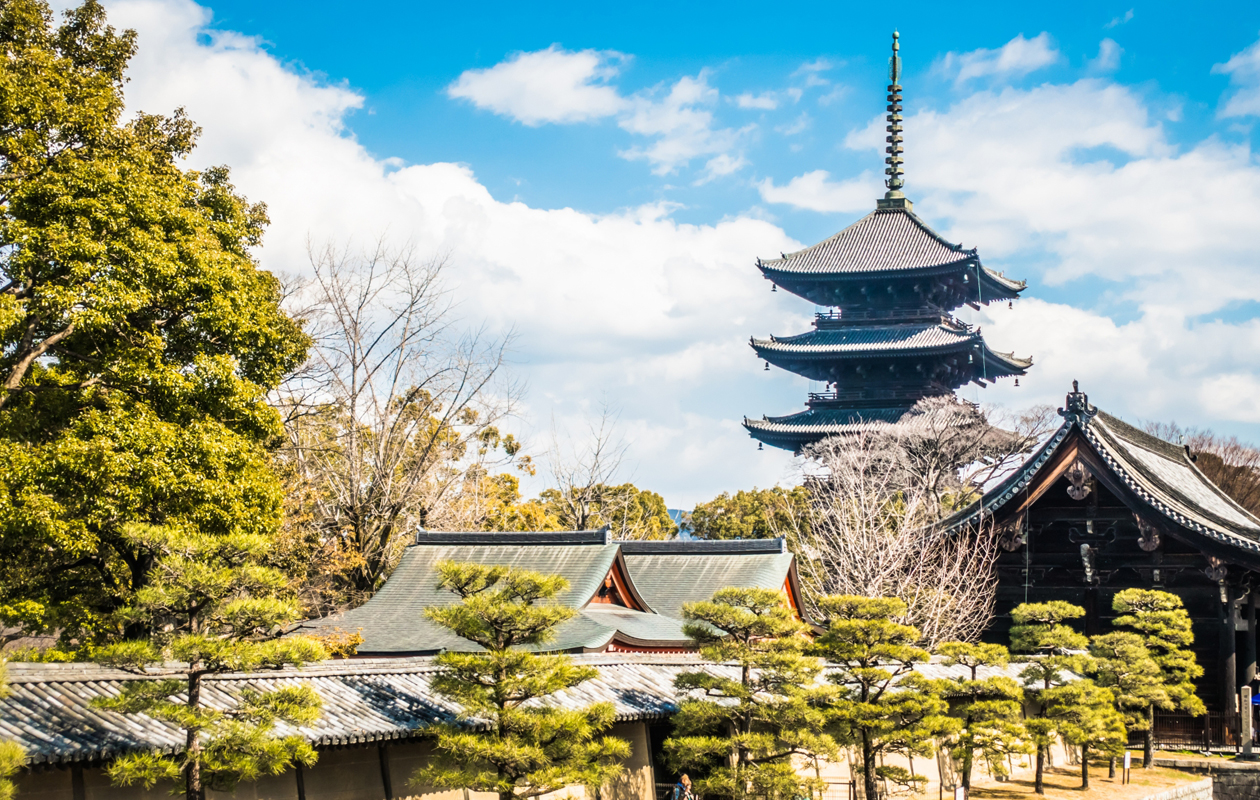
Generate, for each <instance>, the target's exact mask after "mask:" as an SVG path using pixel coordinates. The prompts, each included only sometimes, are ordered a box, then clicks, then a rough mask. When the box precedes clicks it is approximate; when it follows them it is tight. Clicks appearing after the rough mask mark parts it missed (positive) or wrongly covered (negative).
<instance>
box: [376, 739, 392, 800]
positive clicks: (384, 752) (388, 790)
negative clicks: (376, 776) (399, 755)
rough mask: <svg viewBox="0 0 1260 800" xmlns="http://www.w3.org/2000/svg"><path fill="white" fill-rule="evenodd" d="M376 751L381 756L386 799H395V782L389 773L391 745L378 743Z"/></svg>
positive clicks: (382, 779)
mask: <svg viewBox="0 0 1260 800" xmlns="http://www.w3.org/2000/svg"><path fill="white" fill-rule="evenodd" d="M376 752H377V753H378V754H380V757H381V784H382V785H383V786H384V787H385V800H394V782H393V781H392V780H390V775H389V745H385V744H379V745H377V746H376Z"/></svg>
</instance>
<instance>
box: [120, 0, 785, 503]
mask: <svg viewBox="0 0 1260 800" xmlns="http://www.w3.org/2000/svg"><path fill="white" fill-rule="evenodd" d="M109 10H110V19H111V23H112V24H114V25H115V26H118V27H133V28H136V29H137V30H139V32H140V35H141V39H140V41H141V43H142V44H141V47H140V51H139V54H138V55H137V57H136V59H135V61H134V62H133V66H132V69H131V71H130V76H131V82H130V83H129V84H128V85H127V89H126V91H127V99H128V104H129V106H130V107H132V108H143V109H145V110H147V111H153V112H160V111H169V110H171V109H173V108H175V107H177V106H181V105H182V106H185V107H186V108H187V109H188V113H189V115H190V116H191V117H192V118H193V119H194V120H196V121H197V123H198V124H199V125H201V127H202V128H203V131H204V133H203V137H202V140H201V145H200V147H199V148H198V149H197V150H196V151H195V153H194V155H193V160H192V163H191V165H192V166H203V165H207V164H221V163H227V164H230V165H232V167H233V172H232V175H233V181H234V182H235V183H236V185H237V186H238V187H239V188H240V189H241V190H242V191H243V192H244V193H245V194H246V195H247V196H248V197H250V198H251V199H255V200H264V201H266V202H267V204H268V210H269V213H270V215H271V218H272V221H273V222H272V225H271V227H270V228H269V230H268V232H267V235H266V238H265V241H264V246H263V248H262V249H261V250H260V252H259V257H260V259H261V262H262V264H263V266H264V267H265V268H267V269H271V270H273V271H278V272H286V273H302V272H304V271H305V270H306V269H307V266H306V254H305V253H306V243H307V241H308V238H314V239H315V240H316V242H319V241H323V240H325V239H331V240H334V241H345V240H347V239H353V240H355V241H358V242H363V243H367V242H369V241H371V240H372V239H374V238H375V237H377V236H380V235H382V234H386V235H388V236H389V237H390V238H391V239H392V240H394V241H396V242H398V243H400V244H403V243H411V244H412V245H414V246H415V248H416V250H417V252H419V253H421V254H428V253H449V254H451V268H450V270H449V272H448V276H449V279H450V281H451V283H452V289H453V291H454V292H455V295H456V298H457V300H458V302H459V308H460V313H461V314H462V315H463V317H464V318H465V319H466V320H467V321H468V323H469V324H478V323H480V322H481V321H483V320H484V321H485V322H486V324H487V325H489V326H490V328H491V330H492V331H493V330H497V331H506V330H508V329H510V328H514V329H515V330H516V331H518V332H519V334H520V336H519V339H518V341H517V344H516V348H515V352H514V356H513V357H514V359H515V361H516V367H515V369H516V371H517V374H518V376H519V377H521V378H523V379H524V380H525V382H527V384H528V385H529V386H530V390H529V394H528V396H527V397H526V402H525V408H524V409H523V413H522V417H521V419H520V420H519V421H518V425H519V426H520V429H519V430H518V432H520V433H523V434H524V435H525V438H526V441H527V442H529V441H533V442H535V443H536V444H538V445H539V446H542V445H541V442H542V439H543V438H544V437H543V434H542V433H541V431H540V430H539V429H540V428H542V429H545V428H546V426H547V425H548V424H549V423H550V421H551V420H552V419H553V418H554V419H555V421H556V424H557V425H558V426H559V427H560V428H562V429H563V428H566V427H568V428H572V429H573V430H579V431H580V430H584V427H583V424H582V420H583V419H584V418H585V417H586V415H587V414H588V413H591V412H592V411H593V412H594V413H598V406H599V404H600V402H601V399H602V398H603V397H605V396H607V397H611V398H614V399H615V402H616V404H617V405H618V406H619V407H620V409H621V418H622V421H623V423H624V425H625V428H626V438H627V440H628V441H629V442H630V445H631V451H630V454H629V458H628V461H629V462H631V463H632V464H637V469H634V470H633V477H635V479H637V480H640V481H641V482H642V483H644V484H646V485H649V486H651V487H653V488H656V489H658V490H660V491H664V492H666V497H667V500H668V501H669V502H670V503H671V505H675V506H677V507H683V508H686V507H689V506H690V504H692V503H695V502H697V501H699V500H704V499H709V498H711V497H712V496H713V495H715V494H716V493H717V492H718V491H721V490H723V489H726V488H731V487H738V486H751V485H754V484H759V485H762V486H765V485H769V484H773V483H775V482H776V481H778V480H780V479H783V478H785V477H787V476H788V475H789V474H790V469H791V456H790V455H789V454H786V453H781V452H770V451H766V452H761V453H758V452H756V450H755V448H754V444H753V442H752V441H751V440H750V439H749V438H748V436H747V434H746V433H745V432H744V431H743V430H742V429H741V428H740V427H739V421H740V419H741V418H742V415H743V414H746V413H748V414H760V413H762V412H763V411H771V412H785V411H790V410H792V409H794V408H797V407H798V406H799V403H800V398H801V397H802V396H803V392H804V389H803V388H802V386H801V385H798V383H796V382H794V381H793V380H792V379H791V378H787V379H785V377H784V376H783V375H777V376H774V378H775V379H774V380H771V379H770V378H771V375H770V374H768V373H764V372H762V371H761V370H760V368H759V364H758V362H757V361H756V359H755V358H754V357H753V356H752V354H751V352H750V351H749V350H748V346H747V344H746V340H747V337H748V335H749V332H750V330H754V329H761V328H766V329H767V330H769V329H773V330H780V331H782V330H795V329H797V328H800V327H801V326H803V325H805V324H806V322H805V319H804V310H802V309H801V308H800V307H799V306H798V305H797V304H794V303H790V302H784V301H783V295H782V294H771V293H770V292H769V290H768V287H767V286H766V283H765V281H764V280H763V279H762V278H761V276H760V273H758V272H757V270H756V267H755V265H754V262H755V259H756V257H757V256H758V255H766V254H770V253H777V252H780V251H781V250H791V249H795V248H797V247H799V246H800V244H799V243H798V242H796V241H794V240H793V239H792V238H791V237H789V236H787V235H786V234H785V233H784V232H783V231H782V230H781V229H780V228H778V227H777V226H775V225H773V224H771V223H769V222H766V221H763V220H760V219H754V218H749V217H746V216H735V217H732V218H729V219H725V220H723V221H721V222H717V223H714V224H709V225H685V224H681V223H679V222H676V221H675V220H673V219H672V218H671V217H670V210H671V209H670V207H668V206H665V205H660V204H650V205H645V206H640V207H635V208H630V209H627V210H624V211H622V212H618V213H614V214H605V215H599V214H587V213H583V212H580V211H577V210H574V209H569V208H560V209H544V208H534V207H531V206H528V205H526V204H524V203H520V202H501V201H498V200H496V199H495V198H494V197H492V196H491V194H490V192H489V191H487V189H486V188H485V187H484V186H483V185H482V184H481V183H480V182H479V181H478V180H477V177H476V175H475V173H474V172H473V170H472V169H471V168H470V167H468V166H466V165H460V164H449V163H433V164H411V165H407V164H401V163H400V162H398V161H396V160H382V159H378V158H374V157H373V156H372V155H371V154H370V153H368V152H367V151H366V150H365V149H364V148H363V147H362V146H361V145H360V144H359V143H358V142H356V141H355V140H354V138H353V136H352V134H351V132H350V131H349V130H348V129H347V127H346V125H345V121H344V118H345V114H346V113H347V112H348V111H350V110H352V109H354V108H357V107H359V106H361V104H362V102H363V98H362V97H361V96H359V95H358V94H356V93H354V92H352V91H350V90H349V89H347V88H345V87H343V86H339V85H335V84H334V85H330V84H327V83H324V82H320V81H318V80H317V79H315V78H313V77H312V76H310V75H309V74H300V73H297V72H295V71H293V70H292V69H289V68H286V67H285V66H284V65H283V64H282V63H280V62H279V61H278V60H277V59H275V58H274V57H273V56H271V55H270V54H269V53H267V52H266V50H265V49H263V47H262V46H261V44H260V42H259V41H258V40H257V39H254V38H250V37H245V36H239V35H235V34H228V33H215V32H212V31H211V30H209V29H208V28H207V27H206V26H207V24H208V22H209V14H208V12H207V11H206V10H205V9H203V8H200V7H199V6H197V5H195V4H193V3H192V2H189V0H125V1H124V2H118V3H114V4H111V6H110V9H109ZM695 84H696V85H695V86H692V87H690V88H691V89H692V90H694V91H693V93H692V94H690V95H688V97H689V98H691V100H686V99H683V98H679V101H678V105H679V107H680V108H682V109H683V110H685V107H686V105H687V102H692V101H695V100H696V99H697V98H698V99H699V100H703V99H704V92H705V91H706V89H705V88H704V82H703V80H698V81H695ZM674 129H675V126H672V125H671V124H666V122H661V123H660V127H659V130H661V131H663V132H665V133H669V132H670V131H672V130H674ZM693 149H694V150H703V149H704V148H703V147H701V146H699V145H695V146H693ZM736 166H737V165H735V164H733V163H722V162H720V161H719V162H712V161H711V166H710V168H711V169H713V170H714V171H718V172H720V171H722V170H731V169H734V168H736ZM715 386H718V387H722V391H721V392H718V393H715V392H713V387H715ZM715 395H717V396H715ZM592 406H594V408H593V409H592V408H591V407H592Z"/></svg>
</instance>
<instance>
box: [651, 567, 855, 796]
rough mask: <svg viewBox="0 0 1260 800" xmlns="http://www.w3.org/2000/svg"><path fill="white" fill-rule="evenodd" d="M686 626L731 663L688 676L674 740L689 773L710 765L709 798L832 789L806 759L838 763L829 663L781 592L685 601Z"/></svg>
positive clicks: (732, 591)
mask: <svg viewBox="0 0 1260 800" xmlns="http://www.w3.org/2000/svg"><path fill="white" fill-rule="evenodd" d="M683 618H684V619H686V620H687V623H686V625H685V626H684V628H683V629H684V630H685V631H686V632H687V635H688V636H690V637H691V638H692V639H693V640H695V642H696V643H697V644H698V645H699V646H700V652H701V654H702V655H703V656H704V658H705V659H706V660H707V661H710V662H713V663H714V664H723V665H730V666H733V667H735V669H736V670H737V671H738V672H737V675H736V676H735V677H730V676H729V675H726V674H722V673H719V672H715V671H712V670H707V669H703V670H698V671H694V672H684V673H682V674H680V675H679V676H678V677H677V678H676V679H675V681H674V686H675V687H676V688H677V689H678V690H679V692H680V696H681V699H680V702H679V705H678V712H677V714H675V715H674V735H673V736H671V738H669V739H667V740H666V742H665V752H666V755H667V756H668V758H669V760H670V762H671V763H672V764H674V765H676V766H677V767H678V768H679V769H680V770H681V769H685V768H690V769H700V770H702V771H703V772H704V775H705V777H703V778H701V779H700V780H698V781H697V782H696V788H697V790H698V791H699V792H700V793H701V794H704V795H710V796H718V797H729V798H745V797H756V798H766V799H767V800H795V798H799V797H805V796H812V795H813V793H814V792H815V791H822V789H823V788H825V787H823V786H821V785H818V782H817V781H811V780H809V779H808V778H805V777H803V776H802V775H801V774H800V773H798V771H797V770H796V764H797V762H801V761H804V762H810V761H812V762H814V764H815V766H817V763H818V760H819V759H833V758H835V757H836V755H837V754H838V752H839V747H838V746H837V744H836V741H835V740H834V739H833V738H832V736H831V735H830V734H829V733H828V732H827V727H828V723H829V713H828V709H829V706H830V704H831V701H832V699H833V698H834V695H835V687H834V686H828V685H827V684H821V685H820V682H819V676H820V675H821V674H822V667H823V665H822V662H820V661H819V660H818V659H817V658H814V657H812V656H808V655H805V649H806V647H807V646H808V643H809V642H808V639H807V638H806V636H805V635H804V634H805V631H806V626H805V624H804V623H803V622H801V621H800V620H799V619H797V617H796V615H795V614H794V613H793V612H792V611H791V609H789V608H787V607H786V606H785V604H784V602H783V595H782V593H781V592H777V591H774V590H772V589H746V588H738V587H728V588H725V589H719V590H718V591H717V592H715V593H714V595H713V597H712V598H711V599H709V600H706V601H703V602H698V603H687V604H685V605H684V606H683Z"/></svg>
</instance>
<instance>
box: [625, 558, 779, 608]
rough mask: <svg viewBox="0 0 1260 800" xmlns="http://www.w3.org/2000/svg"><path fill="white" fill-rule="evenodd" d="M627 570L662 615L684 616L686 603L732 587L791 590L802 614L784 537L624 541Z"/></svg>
mask: <svg viewBox="0 0 1260 800" xmlns="http://www.w3.org/2000/svg"><path fill="white" fill-rule="evenodd" d="M622 548H623V550H624V552H625V557H626V566H627V567H629V569H630V575H631V577H633V578H634V583H635V585H636V586H638V587H639V591H640V592H641V593H642V594H643V596H644V597H645V598H647V601H648V603H649V604H650V605H651V606H652V608H653V609H655V610H656V611H657V612H658V613H660V614H665V615H668V616H670V617H676V618H679V619H681V618H682V607H683V604H684V603H692V602H696V601H700V600H708V599H709V598H710V597H712V596H713V593H714V592H716V591H717V590H718V589H722V588H725V587H727V586H739V587H744V588H754V587H755V588H762V589H772V590H775V591H779V590H783V589H786V590H787V592H788V599H789V602H790V603H791V605H792V607H793V608H795V609H796V610H797V612H798V613H799V612H800V609H801V607H802V605H801V596H800V586H799V584H798V581H797V578H796V565H795V560H794V558H793V556H792V554H791V553H789V552H788V551H787V545H786V543H785V542H784V540H783V539H761V540H739V541H694V540H693V541H687V540H678V539H674V540H670V541H662V542H623V543H622Z"/></svg>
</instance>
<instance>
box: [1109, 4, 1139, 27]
mask: <svg viewBox="0 0 1260 800" xmlns="http://www.w3.org/2000/svg"><path fill="white" fill-rule="evenodd" d="M1132 19H1133V9H1131V8H1130V9H1129V10H1128V11H1126V12H1124V16H1122V17H1113V18H1112V20H1111V22H1108V23H1107V24H1106V25H1104V26H1103V27H1104V28H1107V29H1108V30H1110V29H1111V28H1114V27H1116V26H1117V25H1123V24H1125V23H1126V22H1129V21H1130V20H1132Z"/></svg>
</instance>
